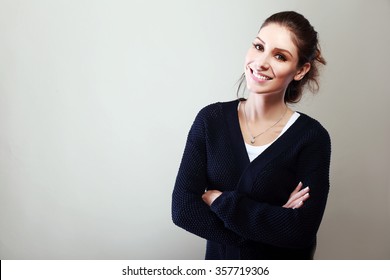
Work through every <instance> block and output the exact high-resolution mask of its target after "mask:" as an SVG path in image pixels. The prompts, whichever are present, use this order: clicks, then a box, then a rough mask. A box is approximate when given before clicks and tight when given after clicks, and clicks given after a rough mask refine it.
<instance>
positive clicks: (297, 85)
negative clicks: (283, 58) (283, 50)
mask: <svg viewBox="0 0 390 280" xmlns="http://www.w3.org/2000/svg"><path fill="white" fill-rule="evenodd" d="M272 23H276V24H279V25H280V26H282V27H285V28H287V29H288V30H289V31H290V32H291V33H292V35H293V36H292V40H293V42H294V44H295V45H296V47H297V49H298V68H300V67H302V66H303V65H304V64H305V63H307V62H308V63H310V66H311V68H310V70H309V72H307V73H306V75H305V76H304V78H303V79H301V80H299V81H295V80H292V81H291V82H290V84H289V85H288V87H287V90H286V94H285V97H284V101H285V102H286V103H297V102H298V101H299V100H300V99H301V97H302V91H303V87H304V86H305V85H306V84H307V85H308V87H309V89H310V90H311V91H312V92H313V93H314V92H317V91H318V89H319V85H318V81H317V78H318V66H319V65H320V64H323V65H325V64H326V61H325V59H324V58H323V57H322V55H321V49H320V45H319V43H318V34H317V32H316V31H315V30H314V28H313V26H312V25H311V24H310V22H309V21H308V20H307V19H306V18H305V17H304V16H302V15H301V14H299V13H297V12H293V11H286V12H280V13H276V14H274V15H272V16H270V17H269V18H267V19H266V20H265V21H264V23H263V25H262V26H261V28H263V27H265V26H267V25H269V24H272ZM261 28H260V30H261ZM244 82H245V74H242V75H241V78H240V79H239V86H238V89H237V95H238V94H239V91H240V89H241V87H242V85H243V83H244Z"/></svg>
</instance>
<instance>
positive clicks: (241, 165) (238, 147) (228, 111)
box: [223, 100, 308, 191]
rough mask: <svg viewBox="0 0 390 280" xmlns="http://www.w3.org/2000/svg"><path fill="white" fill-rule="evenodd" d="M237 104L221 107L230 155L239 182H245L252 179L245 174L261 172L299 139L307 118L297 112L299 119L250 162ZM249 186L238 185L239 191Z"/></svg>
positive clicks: (246, 184) (231, 103) (233, 102)
mask: <svg viewBox="0 0 390 280" xmlns="http://www.w3.org/2000/svg"><path fill="white" fill-rule="evenodd" d="M238 104H239V100H235V101H232V102H228V103H225V105H223V112H224V115H225V119H226V124H227V127H228V130H229V137H230V139H231V145H232V153H233V154H234V156H235V157H236V159H237V168H238V169H239V171H240V174H241V179H240V181H242V180H244V181H246V180H251V177H252V176H247V175H248V174H247V172H250V173H252V172H258V171H259V170H262V169H263V168H264V167H265V166H266V165H267V164H268V163H269V162H271V161H272V160H273V159H275V158H277V157H278V156H279V155H280V154H281V153H282V152H283V151H284V150H286V149H287V148H288V147H290V145H291V139H294V138H296V137H299V134H301V133H302V130H303V129H304V128H305V125H306V123H307V119H308V118H307V116H306V115H305V114H303V113H300V112H299V114H300V117H299V118H298V119H297V120H296V121H295V122H294V123H293V124H292V125H291V126H290V127H289V128H288V129H287V130H286V131H285V132H284V133H283V134H282V135H280V136H279V137H278V138H277V139H275V141H274V142H272V143H271V145H270V146H269V147H267V148H266V149H265V150H264V151H263V152H262V153H261V154H260V155H259V156H258V157H256V158H255V159H254V160H253V161H252V162H250V160H249V157H248V153H247V150H246V147H245V141H244V138H243V136H242V132H241V128H240V123H239V119H238V112H237V106H238ZM250 185H251V184H249V182H248V183H244V184H239V186H242V187H243V188H244V189H240V191H250V190H249V189H247V188H249V187H250ZM245 186H246V187H245Z"/></svg>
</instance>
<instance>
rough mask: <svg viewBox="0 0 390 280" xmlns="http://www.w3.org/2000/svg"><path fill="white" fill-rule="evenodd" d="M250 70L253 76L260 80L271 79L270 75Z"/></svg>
mask: <svg viewBox="0 0 390 280" xmlns="http://www.w3.org/2000/svg"><path fill="white" fill-rule="evenodd" d="M250 70H251V73H252V75H253V77H254V78H256V79H257V80H260V81H269V80H272V78H271V77H268V76H266V75H262V74H259V73H256V72H255V71H253V70H252V69H250Z"/></svg>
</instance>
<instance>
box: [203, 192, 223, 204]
mask: <svg viewBox="0 0 390 280" xmlns="http://www.w3.org/2000/svg"><path fill="white" fill-rule="evenodd" d="M221 194H222V192H220V191H217V190H209V191H207V192H205V193H204V194H203V195H202V199H203V201H204V202H205V203H206V204H207V205H208V206H210V205H211V204H212V203H213V202H214V200H216V199H217V198H218V197H219V196H220V195H221Z"/></svg>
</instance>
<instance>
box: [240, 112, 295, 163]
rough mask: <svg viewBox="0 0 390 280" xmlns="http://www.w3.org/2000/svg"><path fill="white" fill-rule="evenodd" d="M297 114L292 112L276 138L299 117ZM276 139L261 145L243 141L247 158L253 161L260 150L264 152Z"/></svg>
mask: <svg viewBox="0 0 390 280" xmlns="http://www.w3.org/2000/svg"><path fill="white" fill-rule="evenodd" d="M299 116H300V114H299V113H297V112H294V114H292V116H291V117H290V119H289V120H288V122H287V123H286V125H285V126H284V128H283V130H282V132H281V133H280V134H279V136H278V137H277V138H276V139H278V138H279V137H280V136H282V135H283V133H285V132H286V131H287V129H288V128H289V127H290V126H291V125H292V124H293V123H294V122H295V121H296V120H297V119H298V118H299ZM276 139H275V140H274V141H272V142H271V143H268V144H266V145H262V146H252V145H249V144H247V143H245V147H246V151H247V153H248V157H249V160H250V161H253V160H254V159H255V158H257V157H258V156H259V155H260V154H261V153H262V152H264V151H265V150H266V149H267V148H268V147H269V146H271V144H272V143H273V142H275V141H276Z"/></svg>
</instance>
